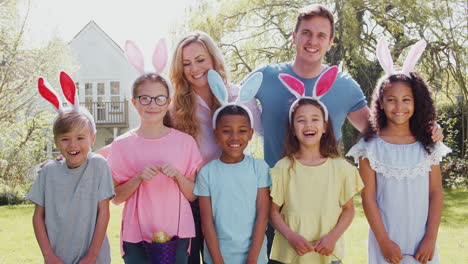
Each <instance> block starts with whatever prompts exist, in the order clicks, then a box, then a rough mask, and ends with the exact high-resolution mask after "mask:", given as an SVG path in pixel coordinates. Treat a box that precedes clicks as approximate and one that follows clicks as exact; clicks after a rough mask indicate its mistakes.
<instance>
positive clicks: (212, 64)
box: [169, 31, 260, 264]
mask: <svg viewBox="0 0 468 264" xmlns="http://www.w3.org/2000/svg"><path fill="white" fill-rule="evenodd" d="M211 69H213V70H215V71H217V72H218V73H219V75H221V78H222V79H223V80H224V83H225V84H227V85H226V86H227V87H228V92H229V96H230V97H231V98H230V101H232V99H233V98H232V97H236V96H237V93H238V88H237V87H235V86H233V85H230V84H229V83H228V80H227V75H228V71H227V69H226V66H225V63H224V58H223V55H222V54H221V51H220V50H219V48H218V47H217V45H216V43H215V42H214V41H213V39H212V38H211V37H210V36H209V35H208V34H206V33H205V32H201V31H195V32H192V33H189V34H188V35H187V36H185V37H184V38H182V39H181V40H180V41H179V42H178V44H177V46H176V48H175V51H174V56H173V58H172V63H171V67H170V73H169V76H170V79H171V83H172V85H173V86H174V97H173V100H172V103H171V107H170V111H171V120H172V125H173V126H174V127H175V128H176V129H178V130H181V131H183V132H185V133H188V134H190V135H192V136H193V137H194V138H195V139H196V141H197V143H198V146H199V148H200V152H201V154H202V158H203V162H204V163H207V162H209V161H211V160H213V159H217V158H219V157H220V155H221V148H220V147H219V146H218V145H216V143H215V139H214V135H213V126H212V116H213V113H214V111H215V110H216V109H217V108H218V107H219V106H220V103H219V102H218V100H216V97H215V96H214V95H213V93H212V92H211V89H210V86H209V84H208V76H207V75H208V71H209V70H211ZM248 106H249V108H250V109H251V111H252V113H253V115H254V119H256V120H259V116H260V112H259V110H258V107H256V101H255V100H252V101H251V102H249V105H248ZM255 123H257V124H258V123H259V122H255ZM192 211H193V214H194V219H195V225H196V231H197V237H196V238H195V239H193V240H192V248H191V254H190V258H189V262H188V263H189V264H195V263H196V264H199V263H200V258H199V256H200V252H201V251H202V249H203V236H202V234H201V226H200V225H201V223H200V210H199V207H198V201H195V202H193V203H192Z"/></svg>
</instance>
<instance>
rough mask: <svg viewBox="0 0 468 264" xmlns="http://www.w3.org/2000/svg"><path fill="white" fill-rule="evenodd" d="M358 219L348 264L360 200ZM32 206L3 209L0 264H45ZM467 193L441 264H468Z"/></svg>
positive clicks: (354, 260)
mask: <svg viewBox="0 0 468 264" xmlns="http://www.w3.org/2000/svg"><path fill="white" fill-rule="evenodd" d="M355 200H356V209H357V210H356V218H355V219H354V222H353V224H352V225H351V227H350V228H349V229H348V231H347V232H346V235H345V236H346V248H347V252H348V254H347V256H346V257H345V259H344V263H346V264H361V263H367V259H366V255H367V234H368V232H367V230H368V225H367V222H366V219H365V216H364V213H363V211H362V206H361V203H360V198H359V197H357V198H356V199H355ZM33 210H34V207H33V205H20V206H1V207H0V239H1V240H0V264H20V263H43V260H42V256H41V252H40V250H39V246H38V244H37V242H36V239H35V237H34V232H33V229H32V223H31V221H32V213H33ZM121 212H122V206H118V207H117V206H114V205H111V220H110V224H109V228H108V232H107V234H108V236H109V239H110V243H111V249H112V259H113V261H112V263H123V261H122V259H121V258H120V249H119V235H120V221H121ZM467 224H468V190H447V191H445V198H444V212H443V215H442V223H441V226H440V229H439V238H438V246H439V252H440V255H441V263H448V264H465V263H468V250H467V249H466V247H468V245H467V242H468V226H467Z"/></svg>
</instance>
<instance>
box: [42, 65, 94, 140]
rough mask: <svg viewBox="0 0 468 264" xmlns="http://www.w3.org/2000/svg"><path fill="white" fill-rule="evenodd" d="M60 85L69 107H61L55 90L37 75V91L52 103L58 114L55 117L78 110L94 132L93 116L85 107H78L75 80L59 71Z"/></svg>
mask: <svg viewBox="0 0 468 264" xmlns="http://www.w3.org/2000/svg"><path fill="white" fill-rule="evenodd" d="M60 86H62V92H63V95H64V96H65V98H66V99H67V101H68V102H69V103H70V104H71V107H63V104H62V101H61V100H60V97H59V96H58V94H57V92H55V90H54V89H53V88H52V86H51V85H50V84H49V83H48V82H47V81H46V79H45V78H44V77H39V79H38V80H37V87H38V90H39V93H40V94H41V95H42V97H43V98H44V99H46V100H47V101H48V102H50V103H51V104H52V106H53V107H54V110H55V111H56V112H57V114H58V115H57V117H58V116H60V115H62V114H64V113H66V112H70V111H74V112H79V113H81V114H83V115H84V116H86V118H88V120H89V121H90V123H91V125H92V129H93V131H92V132H93V134H96V124H95V123H94V118H93V116H92V115H91V114H90V113H89V111H88V110H87V109H86V108H84V107H80V102H79V100H78V93H77V90H76V86H75V82H74V81H73V80H72V78H70V76H68V74H66V73H65V72H60ZM57 117H56V118H57Z"/></svg>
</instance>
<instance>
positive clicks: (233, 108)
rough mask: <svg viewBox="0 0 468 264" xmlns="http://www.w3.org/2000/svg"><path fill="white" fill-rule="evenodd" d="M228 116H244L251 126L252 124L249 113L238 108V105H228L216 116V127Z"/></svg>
mask: <svg viewBox="0 0 468 264" xmlns="http://www.w3.org/2000/svg"><path fill="white" fill-rule="evenodd" d="M227 115H238V116H243V117H245V118H246V119H247V121H248V122H249V124H251V122H250V116H249V113H247V111H246V110H245V109H244V108H243V107H241V106H238V105H228V106H226V107H224V108H223V109H222V110H221V111H220V112H219V113H218V115H217V116H216V121H215V123H216V125H218V122H219V120H221V117H223V116H227Z"/></svg>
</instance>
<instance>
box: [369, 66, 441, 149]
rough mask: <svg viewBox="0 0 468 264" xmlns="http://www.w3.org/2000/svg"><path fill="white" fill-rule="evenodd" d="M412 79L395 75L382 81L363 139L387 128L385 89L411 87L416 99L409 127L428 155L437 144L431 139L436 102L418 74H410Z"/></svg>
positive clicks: (378, 87) (377, 88) (378, 85)
mask: <svg viewBox="0 0 468 264" xmlns="http://www.w3.org/2000/svg"><path fill="white" fill-rule="evenodd" d="M410 76H411V78H409V77H408V76H406V75H404V74H394V75H390V76H386V77H384V78H383V79H381V80H380V81H379V82H378V84H377V86H376V88H375V89H374V92H373V95H372V103H371V114H370V117H369V122H368V124H367V128H366V130H365V131H364V134H363V137H364V140H365V141H369V139H371V138H373V137H375V135H377V134H378V133H379V132H380V131H382V129H384V128H385V127H386V126H387V116H386V115H385V112H384V110H383V109H382V107H381V102H382V100H383V93H384V91H385V89H387V88H389V87H391V86H392V84H394V83H397V82H402V83H405V84H407V85H408V86H409V87H411V91H412V92H413V98H414V113H413V115H412V116H411V118H410V121H409V123H410V124H409V126H410V131H411V133H412V134H413V136H414V137H415V138H416V140H418V141H419V142H421V143H422V145H423V147H424V149H425V150H426V152H427V153H430V150H431V148H432V147H433V146H434V144H435V142H434V141H433V140H432V138H431V136H432V135H431V124H432V123H433V122H434V121H435V120H436V118H437V114H436V111H435V106H434V101H433V100H432V96H431V90H430V87H429V86H428V85H427V84H426V82H425V81H424V80H423V78H422V77H421V74H419V73H417V72H411V73H410Z"/></svg>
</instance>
